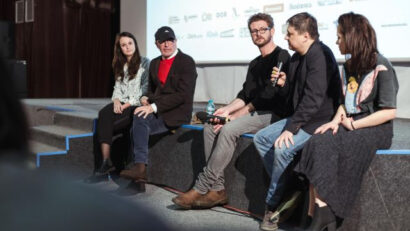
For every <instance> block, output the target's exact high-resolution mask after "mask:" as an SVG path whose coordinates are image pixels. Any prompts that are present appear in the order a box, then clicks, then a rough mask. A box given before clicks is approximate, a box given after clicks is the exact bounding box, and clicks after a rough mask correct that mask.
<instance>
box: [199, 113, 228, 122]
mask: <svg viewBox="0 0 410 231" xmlns="http://www.w3.org/2000/svg"><path fill="white" fill-rule="evenodd" d="M196 117H197V118H198V119H199V120H200V121H201V122H202V123H210V122H211V119H218V120H219V123H218V124H225V123H227V122H229V121H231V120H230V119H229V118H226V117H222V116H216V115H209V114H208V113H206V112H203V111H200V112H197V113H196Z"/></svg>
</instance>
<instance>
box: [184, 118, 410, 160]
mask: <svg viewBox="0 0 410 231" xmlns="http://www.w3.org/2000/svg"><path fill="white" fill-rule="evenodd" d="M181 127H182V128H186V129H191V130H203V129H204V125H203V124H184V125H182V126H181ZM254 136H255V134H250V133H245V134H243V135H241V137H244V138H250V139H253V137H254ZM376 154H377V155H410V149H379V150H377V152H376Z"/></svg>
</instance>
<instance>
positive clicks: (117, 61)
mask: <svg viewBox="0 0 410 231" xmlns="http://www.w3.org/2000/svg"><path fill="white" fill-rule="evenodd" d="M122 37H128V38H131V39H132V40H133V41H134V45H135V52H134V54H133V55H132V57H131V59H130V61H129V62H128V75H129V79H130V80H131V79H133V78H135V76H136V74H137V72H138V68H139V66H140V63H141V56H140V51H139V49H138V44H137V40H136V39H135V37H134V35H132V34H131V33H129V32H121V33H120V34H118V35H117V37H116V38H115V44H114V58H113V59H112V69H113V70H114V76H115V78H121V81H123V80H124V65H125V64H126V63H127V57H126V56H125V55H124V54H123V53H122V51H121V45H120V39H121V38H122Z"/></svg>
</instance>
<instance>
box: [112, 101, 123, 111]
mask: <svg viewBox="0 0 410 231" xmlns="http://www.w3.org/2000/svg"><path fill="white" fill-rule="evenodd" d="M113 102H114V113H116V114H122V107H121V106H122V105H121V102H120V100H119V99H114V100H113Z"/></svg>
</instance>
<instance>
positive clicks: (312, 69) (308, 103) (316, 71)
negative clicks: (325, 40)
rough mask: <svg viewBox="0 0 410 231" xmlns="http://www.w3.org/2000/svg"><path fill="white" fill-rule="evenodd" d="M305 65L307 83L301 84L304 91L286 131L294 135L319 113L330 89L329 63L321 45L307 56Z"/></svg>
mask: <svg viewBox="0 0 410 231" xmlns="http://www.w3.org/2000/svg"><path fill="white" fill-rule="evenodd" d="M305 64H306V76H305V77H306V78H305V82H304V83H299V84H302V85H303V86H304V87H303V91H302V93H301V95H300V96H299V100H298V102H297V105H296V108H295V112H294V113H293V115H292V117H291V118H290V122H289V123H288V124H287V125H286V126H285V130H288V131H290V132H292V133H293V134H296V133H297V132H298V131H299V129H300V128H301V127H303V126H304V125H305V124H306V123H307V122H308V121H309V120H310V119H311V118H312V116H314V115H315V114H316V113H317V112H318V111H319V109H320V107H321V105H322V103H323V101H324V99H325V96H326V92H327V88H328V80H327V70H326V67H327V63H326V58H325V55H324V53H323V52H322V50H321V48H320V45H319V46H317V45H316V46H315V49H314V50H312V51H311V52H308V54H306V57H305ZM302 74H303V73H302ZM297 78H298V79H300V78H299V77H297ZM296 81H298V80H296ZM295 94H298V92H297V89H295Z"/></svg>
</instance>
